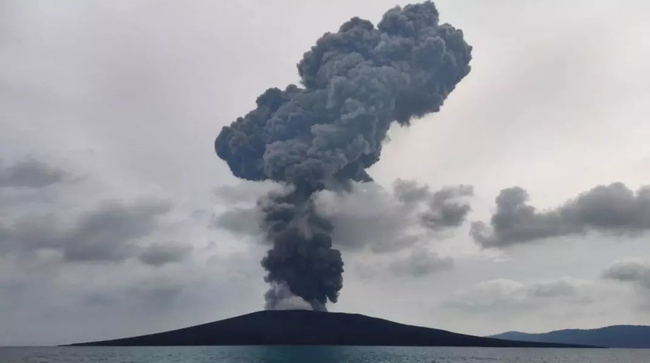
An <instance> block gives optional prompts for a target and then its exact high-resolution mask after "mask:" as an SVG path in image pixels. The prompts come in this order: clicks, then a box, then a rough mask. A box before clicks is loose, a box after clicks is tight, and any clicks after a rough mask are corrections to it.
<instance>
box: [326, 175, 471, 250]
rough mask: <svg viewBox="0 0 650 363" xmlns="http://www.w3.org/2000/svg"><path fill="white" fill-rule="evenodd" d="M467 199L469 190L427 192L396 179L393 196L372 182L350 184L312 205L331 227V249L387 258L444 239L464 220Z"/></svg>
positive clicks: (450, 189) (424, 189)
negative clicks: (361, 251)
mask: <svg viewBox="0 0 650 363" xmlns="http://www.w3.org/2000/svg"><path fill="white" fill-rule="evenodd" d="M471 195H472V187H470V186H463V185H460V186H448V187H444V188H442V189H441V190H439V191H435V192H432V191H431V190H430V189H429V186H428V185H419V184H418V183H416V182H415V181H407V180H397V181H395V183H394V184H393V190H392V191H387V190H385V189H383V188H382V187H381V186H379V185H377V184H374V183H353V184H352V186H351V188H350V189H349V190H348V191H345V192H331V191H324V192H320V193H319V194H318V195H317V197H316V200H315V202H316V207H317V209H318V212H319V213H321V214H322V215H324V216H326V217H327V218H329V219H330V220H331V221H332V223H333V224H334V226H335V228H334V231H333V235H332V237H333V240H334V244H335V245H337V246H339V247H340V248H343V249H351V250H355V249H364V248H369V249H370V250H371V251H373V252H376V253H389V252H395V251H398V250H401V249H404V248H408V247H411V246H413V245H415V244H417V243H419V242H424V241H426V240H428V239H440V238H444V237H445V233H447V232H449V231H451V230H452V229H454V228H456V227H458V226H460V225H461V224H462V223H463V222H464V221H465V218H466V216H467V214H468V213H469V211H470V206H469V205H468V204H467V201H466V199H467V197H469V196H471Z"/></svg>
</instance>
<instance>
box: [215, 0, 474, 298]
mask: <svg viewBox="0 0 650 363" xmlns="http://www.w3.org/2000/svg"><path fill="white" fill-rule="evenodd" d="M470 59H471V47H470V46H469V45H468V44H467V43H466V42H465V41H464V39H463V33H462V31H460V30H456V29H455V28H454V27H452V26H451V25H449V24H442V25H440V24H439V23H438V11H437V10H436V8H435V6H434V4H433V3H431V2H425V3H423V4H418V5H408V6H406V7H404V8H403V9H402V8H399V7H396V8H393V9H391V10H389V11H388V12H387V13H386V14H384V17H383V19H382V21H381V22H380V23H379V24H378V26H377V27H375V26H374V25H373V24H372V23H371V22H369V21H367V20H362V19H359V18H353V19H351V20H350V21H348V22H347V23H345V24H343V25H342V26H341V28H340V29H339V31H338V32H336V33H327V34H325V35H323V37H322V38H320V39H319V40H318V41H317V42H316V45H315V46H314V47H312V49H311V50H310V51H309V52H307V53H305V55H304V57H303V59H302V60H301V61H300V62H299V63H298V72H299V74H300V77H301V83H302V87H298V86H296V85H290V86H288V87H287V88H286V89H284V90H280V89H277V88H271V89H268V90H267V91H266V92H264V93H263V94H262V95H261V96H259V97H258V99H257V108H256V109H255V110H253V111H251V112H250V113H248V114H247V115H246V116H245V117H242V118H239V119H237V120H236V121H235V122H233V123H232V124H231V125H230V126H227V127H224V128H223V130H222V131H221V133H220V134H219V136H218V137H217V139H216V141H215V149H216V152H217V155H218V156H219V157H220V158H222V159H223V160H225V161H226V162H227V163H228V165H229V167H230V169H231V170H232V172H233V174H234V175H235V176H237V177H239V178H243V179H248V180H256V181H261V180H273V181H277V182H282V183H285V184H287V185H288V186H289V189H290V191H289V192H285V193H280V194H273V195H270V196H269V197H268V198H265V199H264V200H263V201H261V202H260V204H259V205H260V208H261V210H262V212H263V214H264V217H263V222H262V227H263V230H264V231H265V232H266V234H267V238H268V239H269V240H270V241H271V242H272V243H273V247H272V248H271V250H269V252H268V254H267V256H266V257H265V258H264V259H263V260H262V265H263V266H264V268H265V269H266V270H267V271H268V274H267V276H266V281H267V282H269V283H271V284H272V289H271V291H270V292H269V293H267V294H266V298H267V305H266V306H267V308H269V309H273V308H277V306H278V304H279V303H280V302H282V301H283V299H282V296H284V295H283V294H277V293H275V292H276V290H277V288H278V286H287V287H288V288H289V290H290V292H291V294H293V295H295V296H298V297H300V298H302V299H303V300H304V301H306V302H308V303H309V304H310V305H311V306H312V308H314V309H324V307H325V305H326V303H327V302H328V301H330V302H336V301H337V298H338V294H339V290H340V289H341V288H342V286H343V278H342V273H343V260H342V258H341V254H340V252H339V251H338V250H336V249H333V248H332V237H331V233H332V231H333V228H334V226H333V225H332V223H331V222H330V221H329V220H327V219H326V218H324V217H323V216H320V215H318V213H316V210H315V207H314V201H313V195H314V193H315V192H317V191H319V190H323V189H330V190H334V191H344V190H346V189H347V188H349V184H350V182H351V181H364V182H367V181H371V178H370V176H369V175H368V174H367V173H366V171H365V170H366V169H367V168H368V167H370V166H371V165H373V164H374V163H376V162H377V161H378V160H379V157H380V154H381V148H382V142H383V140H384V139H385V138H386V134H387V132H388V129H389V127H390V125H391V123H392V122H393V121H397V122H398V123H399V124H401V125H408V124H409V123H410V120H411V119H412V118H415V117H421V116H424V115H425V114H427V113H431V112H436V111H438V110H439V109H440V107H441V106H442V104H443V102H444V100H445V99H446V98H447V96H448V95H449V93H450V92H451V91H452V90H453V89H454V88H455V86H456V84H457V83H458V82H459V81H460V80H461V79H462V78H463V77H465V76H466V75H467V74H468V73H469V71H470V67H469V62H470ZM443 218H445V217H444V216H443ZM433 223H437V220H434V221H433ZM278 296H279V297H280V298H279V299H278Z"/></svg>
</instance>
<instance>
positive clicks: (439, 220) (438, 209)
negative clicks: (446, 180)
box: [420, 185, 474, 231]
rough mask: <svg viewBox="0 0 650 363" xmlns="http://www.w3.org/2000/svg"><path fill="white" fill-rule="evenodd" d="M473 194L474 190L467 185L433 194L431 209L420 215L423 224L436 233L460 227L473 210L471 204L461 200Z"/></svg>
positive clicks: (446, 188) (448, 188)
mask: <svg viewBox="0 0 650 363" xmlns="http://www.w3.org/2000/svg"><path fill="white" fill-rule="evenodd" d="M473 194H474V190H473V188H472V187H471V186H467V185H460V186H458V187H445V188H443V189H441V190H439V191H437V192H435V193H433V195H432V196H431V198H430V200H429V209H428V210H427V211H425V212H423V213H422V214H420V219H421V221H422V224H423V225H424V226H426V227H427V228H430V229H432V230H434V231H439V230H443V229H445V228H453V227H458V226H460V225H461V224H462V223H463V222H464V221H465V217H466V216H467V213H469V211H470V210H471V208H470V206H469V204H466V203H464V202H461V201H459V198H462V197H469V196H472V195H473Z"/></svg>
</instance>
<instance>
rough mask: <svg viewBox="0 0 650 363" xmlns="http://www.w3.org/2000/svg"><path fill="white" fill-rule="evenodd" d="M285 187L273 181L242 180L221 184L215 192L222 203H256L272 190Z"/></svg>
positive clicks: (279, 189)
mask: <svg viewBox="0 0 650 363" xmlns="http://www.w3.org/2000/svg"><path fill="white" fill-rule="evenodd" d="M284 188H285V186H284V185H282V184H278V183H274V182H271V181H263V182H262V181H260V182H250V181H242V182H241V183H239V184H237V185H220V186H218V187H216V188H214V190H213V194H214V196H215V197H217V201H218V202H219V203H220V204H225V205H238V204H255V202H257V200H259V199H260V198H262V197H264V196H265V195H267V194H269V193H271V192H279V191H281V190H283V189H284Z"/></svg>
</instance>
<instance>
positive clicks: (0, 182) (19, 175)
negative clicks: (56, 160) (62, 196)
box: [0, 158, 72, 189]
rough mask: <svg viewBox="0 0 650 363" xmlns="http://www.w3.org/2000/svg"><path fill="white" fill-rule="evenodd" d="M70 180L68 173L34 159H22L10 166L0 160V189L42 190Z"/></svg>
mask: <svg viewBox="0 0 650 363" xmlns="http://www.w3.org/2000/svg"><path fill="white" fill-rule="evenodd" d="M69 180H72V176H71V174H70V173H68V172H67V171H65V170H63V169H59V168H56V167H54V166H52V165H50V164H48V163H45V162H43V161H41V160H37V159H35V158H23V159H20V160H17V161H15V162H13V163H11V164H7V163H4V162H3V161H2V160H0V187H13V188H30V189H31V188H43V187H47V186H49V185H53V184H57V183H61V182H64V181H69Z"/></svg>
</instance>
